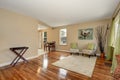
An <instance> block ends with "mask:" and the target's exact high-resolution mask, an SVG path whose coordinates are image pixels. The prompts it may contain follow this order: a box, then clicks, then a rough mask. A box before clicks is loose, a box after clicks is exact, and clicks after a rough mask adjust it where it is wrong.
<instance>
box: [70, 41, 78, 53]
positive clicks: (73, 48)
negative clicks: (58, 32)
mask: <svg viewBox="0 0 120 80" xmlns="http://www.w3.org/2000/svg"><path fill="white" fill-rule="evenodd" d="M70 53H79V48H78V44H77V43H71V44H70Z"/></svg>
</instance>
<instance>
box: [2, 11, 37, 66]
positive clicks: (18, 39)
mask: <svg viewBox="0 0 120 80" xmlns="http://www.w3.org/2000/svg"><path fill="white" fill-rule="evenodd" d="M38 23H39V22H38V21H37V20H35V19H33V18H30V17H28V16H23V15H21V14H17V13H14V12H11V11H8V10H5V9H0V64H2V63H6V62H10V61H12V60H13V59H14V57H15V55H14V53H13V52H11V51H10V50H9V48H10V47H20V46H28V47H29V49H28V51H27V52H26V54H25V55H24V56H25V57H27V58H28V57H32V56H35V55H37V49H38V31H37V26H38Z"/></svg>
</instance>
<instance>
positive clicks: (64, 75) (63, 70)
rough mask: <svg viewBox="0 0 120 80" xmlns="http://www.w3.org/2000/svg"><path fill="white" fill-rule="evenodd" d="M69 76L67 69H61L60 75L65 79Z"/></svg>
mask: <svg viewBox="0 0 120 80" xmlns="http://www.w3.org/2000/svg"><path fill="white" fill-rule="evenodd" d="M66 76H67V71H66V70H65V69H62V68H60V69H59V77H60V78H63V79H65V78H66Z"/></svg>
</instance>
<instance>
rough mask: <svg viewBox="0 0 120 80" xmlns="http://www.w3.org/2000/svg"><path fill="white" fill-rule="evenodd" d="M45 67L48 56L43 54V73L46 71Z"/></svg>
mask: <svg viewBox="0 0 120 80" xmlns="http://www.w3.org/2000/svg"><path fill="white" fill-rule="evenodd" d="M47 67H48V55H47V54H45V55H44V56H43V66H42V69H43V70H44V71H46V70H47Z"/></svg>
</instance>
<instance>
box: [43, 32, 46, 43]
mask: <svg viewBox="0 0 120 80" xmlns="http://www.w3.org/2000/svg"><path fill="white" fill-rule="evenodd" d="M43 42H44V43H45V42H47V32H43Z"/></svg>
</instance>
